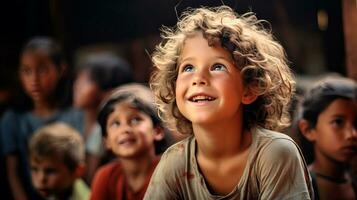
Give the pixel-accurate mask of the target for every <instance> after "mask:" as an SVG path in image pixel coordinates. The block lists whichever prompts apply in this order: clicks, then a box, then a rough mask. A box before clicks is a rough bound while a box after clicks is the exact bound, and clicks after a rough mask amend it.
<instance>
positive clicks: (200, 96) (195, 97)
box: [192, 95, 214, 102]
mask: <svg viewBox="0 0 357 200" xmlns="http://www.w3.org/2000/svg"><path fill="white" fill-rule="evenodd" d="M212 100H214V98H213V97H209V96H203V95H199V96H194V97H193V98H192V101H194V102H198V101H212Z"/></svg>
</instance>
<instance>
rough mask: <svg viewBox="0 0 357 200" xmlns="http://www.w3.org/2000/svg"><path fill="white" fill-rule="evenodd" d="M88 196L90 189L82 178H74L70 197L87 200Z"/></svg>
mask: <svg viewBox="0 0 357 200" xmlns="http://www.w3.org/2000/svg"><path fill="white" fill-rule="evenodd" d="M89 196H90V189H89V187H88V185H87V184H86V183H85V182H84V181H83V180H82V179H76V180H75V181H74V184H73V193H72V198H71V199H74V200H87V199H89Z"/></svg>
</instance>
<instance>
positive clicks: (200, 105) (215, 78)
mask: <svg viewBox="0 0 357 200" xmlns="http://www.w3.org/2000/svg"><path fill="white" fill-rule="evenodd" d="M178 66H179V69H178V71H179V72H178V77H177V81H176V99H177V105H178V108H179V110H180V111H181V113H182V114H183V115H184V116H185V117H186V118H187V119H189V120H191V121H192V123H194V124H196V123H197V124H200V123H212V122H215V121H219V120H222V119H224V118H227V117H231V118H232V117H235V115H237V113H238V110H239V109H240V106H241V98H242V93H243V83H242V79H241V76H240V72H239V70H238V69H237V67H236V66H235V65H234V63H233V60H232V58H231V55H230V54H229V52H228V51H226V50H224V49H223V48H222V47H220V46H217V47H210V46H208V43H207V40H206V39H204V38H203V36H202V34H200V33H198V34H197V35H195V36H193V37H191V38H187V40H186V41H185V44H184V48H183V51H182V55H181V57H180V60H179V64H178ZM196 95H202V96H209V97H212V98H213V100H212V101H202V102H193V101H192V99H190V98H192V97H193V96H196Z"/></svg>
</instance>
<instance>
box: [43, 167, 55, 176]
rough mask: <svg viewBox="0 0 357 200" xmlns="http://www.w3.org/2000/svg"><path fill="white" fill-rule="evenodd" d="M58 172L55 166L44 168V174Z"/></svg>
mask: <svg viewBox="0 0 357 200" xmlns="http://www.w3.org/2000/svg"><path fill="white" fill-rule="evenodd" d="M57 172H58V170H57V169H55V168H48V169H45V174H48V175H51V174H56V173H57Z"/></svg>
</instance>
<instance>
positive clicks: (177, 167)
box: [158, 135, 195, 174]
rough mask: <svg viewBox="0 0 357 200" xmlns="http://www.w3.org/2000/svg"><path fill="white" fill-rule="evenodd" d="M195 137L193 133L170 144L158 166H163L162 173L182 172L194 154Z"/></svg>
mask: <svg viewBox="0 0 357 200" xmlns="http://www.w3.org/2000/svg"><path fill="white" fill-rule="evenodd" d="M194 148H195V139H194V137H193V136H192V135H191V136H189V137H187V138H185V139H183V140H181V141H179V142H177V143H175V144H173V145H172V146H170V147H169V148H168V149H167V150H166V151H165V152H164V153H163V154H162V156H161V159H160V162H159V164H158V168H162V169H163V170H162V172H160V173H162V174H166V173H167V174H171V172H172V173H180V172H181V171H182V170H184V169H185V166H186V165H187V164H188V163H190V158H191V157H192V155H194V151H195V149H194Z"/></svg>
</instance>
